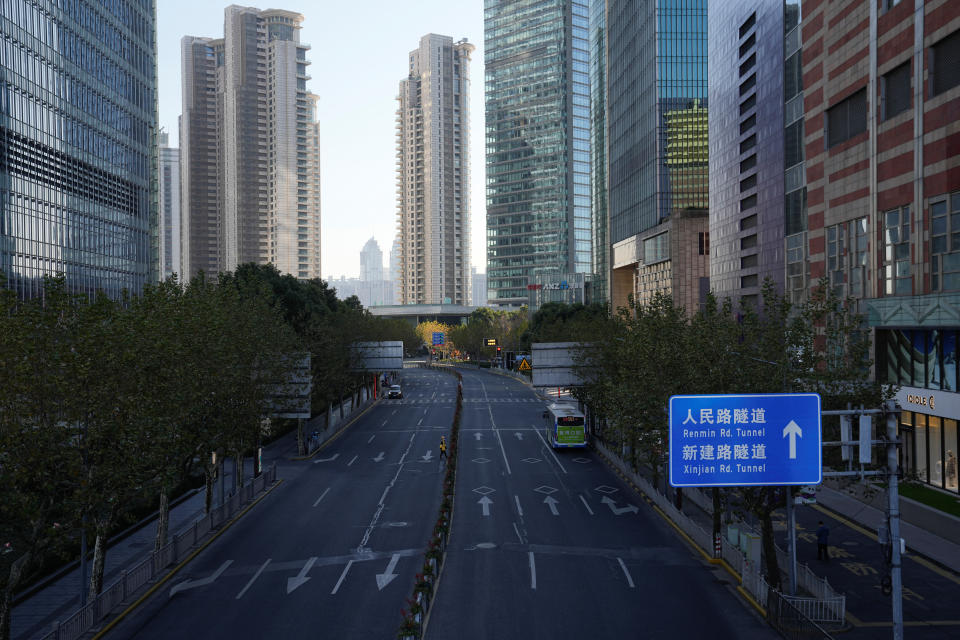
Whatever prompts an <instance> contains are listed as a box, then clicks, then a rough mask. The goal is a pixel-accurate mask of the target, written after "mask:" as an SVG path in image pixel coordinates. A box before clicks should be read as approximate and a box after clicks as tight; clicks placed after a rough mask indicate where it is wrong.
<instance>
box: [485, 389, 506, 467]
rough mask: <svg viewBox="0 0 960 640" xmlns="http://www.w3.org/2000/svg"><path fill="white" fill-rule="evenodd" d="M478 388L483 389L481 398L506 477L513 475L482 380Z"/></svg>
mask: <svg viewBox="0 0 960 640" xmlns="http://www.w3.org/2000/svg"><path fill="white" fill-rule="evenodd" d="M480 388H481V389H483V398H484V400H486V402H487V413H489V414H490V426H491V428H492V429H493V434H494V435H495V436H497V442H499V443H500V452H501V453H502V454H503V463H504V464H505V465H506V467H507V475H513V471H512V470H511V469H510V461H509V460H507V450H506V448H504V446H503V438H501V437H500V431H499V430H498V429H497V422H496V420H494V419H493V408H492V407H491V406H490V397H489V396H488V395H487V385H485V384H483V381H482V380H481V381H480Z"/></svg>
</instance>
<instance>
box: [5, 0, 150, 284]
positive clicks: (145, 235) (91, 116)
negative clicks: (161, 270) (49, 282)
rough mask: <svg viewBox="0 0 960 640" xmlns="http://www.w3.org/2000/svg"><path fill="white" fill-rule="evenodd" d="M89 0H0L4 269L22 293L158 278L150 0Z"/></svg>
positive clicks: (11, 281) (138, 282) (8, 280)
mask: <svg viewBox="0 0 960 640" xmlns="http://www.w3.org/2000/svg"><path fill="white" fill-rule="evenodd" d="M90 5H91V3H87V2H70V3H63V2H53V1H52V0H40V1H33V2H25V1H22V0H6V1H4V2H2V3H0V8H2V15H3V18H2V19H0V271H2V272H3V273H4V274H5V275H6V286H7V287H11V288H13V289H15V290H16V291H17V293H18V294H19V295H20V296H21V297H24V298H29V297H33V296H36V295H38V294H39V292H40V287H41V285H42V277H43V276H44V275H54V274H57V273H62V274H64V275H65V278H66V283H67V287H68V288H69V289H70V290H72V291H74V292H78V293H92V292H94V291H96V290H102V291H104V292H105V293H106V294H107V295H109V296H111V297H119V296H120V294H121V292H122V291H123V290H124V289H127V290H129V291H131V292H139V291H140V290H141V289H142V287H143V285H144V284H145V283H146V282H148V281H152V280H156V279H157V277H158V268H157V223H156V220H157V202H156V197H157V187H156V182H155V180H154V176H155V171H156V162H157V158H156V151H155V150H156V141H157V77H156V67H157V55H156V37H155V33H156V28H155V24H156V19H155V15H156V12H155V6H154V2H153V1H152V0H136V1H133V0H115V1H114V2H108V3H98V4H97V6H96V8H94V7H92V6H90ZM120 51H123V52H124V55H119V52H120Z"/></svg>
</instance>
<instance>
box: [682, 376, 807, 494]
mask: <svg viewBox="0 0 960 640" xmlns="http://www.w3.org/2000/svg"><path fill="white" fill-rule="evenodd" d="M820 441H821V431H820V396H819V395H817V394H815V393H779V394H752V395H714V396H706V395H705V396H673V397H671V398H670V484H672V485H673V486H675V487H722V486H749V485H786V484H799V485H804V484H810V485H816V484H820V481H821V479H822V471H823V469H822V462H821V447H820Z"/></svg>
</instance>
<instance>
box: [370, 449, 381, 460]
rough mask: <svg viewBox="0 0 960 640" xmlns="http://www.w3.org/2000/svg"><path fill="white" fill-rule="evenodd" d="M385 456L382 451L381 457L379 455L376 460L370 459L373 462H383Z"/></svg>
mask: <svg viewBox="0 0 960 640" xmlns="http://www.w3.org/2000/svg"><path fill="white" fill-rule="evenodd" d="M383 454H384V452H383V451H381V452H380V455H378V456H377V457H376V458H370V459H371V460H373V461H374V462H383Z"/></svg>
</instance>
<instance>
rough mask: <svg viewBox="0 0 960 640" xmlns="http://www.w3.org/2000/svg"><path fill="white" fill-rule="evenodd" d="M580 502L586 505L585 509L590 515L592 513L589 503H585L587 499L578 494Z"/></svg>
mask: <svg viewBox="0 0 960 640" xmlns="http://www.w3.org/2000/svg"><path fill="white" fill-rule="evenodd" d="M580 502H582V503H583V506H584V507H586V509H587V511H588V512H589V513H590V515H593V509H591V508H590V505H589V504H587V499H586V498H584V497H583V496H582V495H580Z"/></svg>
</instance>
